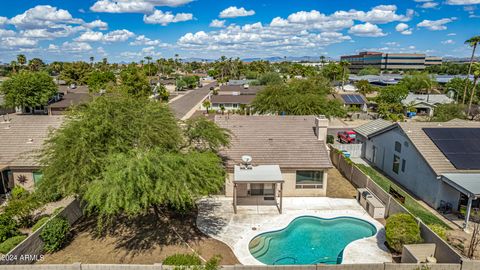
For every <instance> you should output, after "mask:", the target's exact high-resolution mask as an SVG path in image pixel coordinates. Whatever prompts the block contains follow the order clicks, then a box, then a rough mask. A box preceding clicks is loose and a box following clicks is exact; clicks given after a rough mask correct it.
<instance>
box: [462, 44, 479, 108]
mask: <svg viewBox="0 0 480 270" xmlns="http://www.w3.org/2000/svg"><path fill="white" fill-rule="evenodd" d="M478 43H480V36H474V37H471V38H470V39H468V40H466V41H465V44H468V45H469V46H470V47H472V57H470V65H469V66H468V75H467V80H470V74H471V72H472V64H473V58H475V50H476V49H477V45H478ZM467 89H468V83H465V89H464V90H463V100H462V104H465V97H466V95H467Z"/></svg>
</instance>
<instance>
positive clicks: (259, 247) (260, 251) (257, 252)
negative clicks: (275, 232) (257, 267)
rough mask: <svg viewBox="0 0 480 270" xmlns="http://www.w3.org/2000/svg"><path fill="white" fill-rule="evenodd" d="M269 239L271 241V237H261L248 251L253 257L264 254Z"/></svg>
mask: <svg viewBox="0 0 480 270" xmlns="http://www.w3.org/2000/svg"><path fill="white" fill-rule="evenodd" d="M270 241H272V237H262V240H260V241H259V243H258V244H257V246H256V247H255V248H253V249H250V253H251V254H252V255H253V257H256V258H258V257H261V256H263V255H265V253H267V252H268V250H269V249H270Z"/></svg>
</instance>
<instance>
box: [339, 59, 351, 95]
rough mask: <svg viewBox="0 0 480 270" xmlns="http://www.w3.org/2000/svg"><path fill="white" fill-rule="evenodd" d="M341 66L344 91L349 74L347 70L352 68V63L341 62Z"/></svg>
mask: <svg viewBox="0 0 480 270" xmlns="http://www.w3.org/2000/svg"><path fill="white" fill-rule="evenodd" d="M340 66H341V67H342V90H343V87H344V86H345V74H346V73H347V68H348V67H349V66H350V62H347V61H340Z"/></svg>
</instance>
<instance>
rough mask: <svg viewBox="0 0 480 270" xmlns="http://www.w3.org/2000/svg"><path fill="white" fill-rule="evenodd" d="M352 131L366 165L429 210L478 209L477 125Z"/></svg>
mask: <svg viewBox="0 0 480 270" xmlns="http://www.w3.org/2000/svg"><path fill="white" fill-rule="evenodd" d="M375 127H377V128H375ZM355 131H357V132H358V133H359V134H362V135H361V136H363V137H364V142H363V143H364V147H363V149H364V152H363V156H364V158H365V159H366V160H368V161H369V162H371V163H372V164H373V165H375V166H376V167H377V168H379V169H380V170H382V171H383V172H384V173H385V174H387V175H388V176H390V177H391V178H393V179H395V181H397V182H398V183H399V184H401V185H402V186H403V187H405V188H407V189H408V190H409V191H410V192H412V193H413V194H415V195H416V196H418V197H419V198H421V199H422V200H423V201H425V202H426V203H427V204H429V205H430V206H432V207H433V208H438V207H441V206H446V205H448V206H451V208H452V209H453V210H454V211H456V210H458V209H459V208H460V206H462V205H463V206H464V207H465V206H466V205H467V209H470V208H471V206H472V205H473V206H475V207H479V206H480V200H479V199H478V198H479V197H480V141H479V139H478V138H479V137H480V123H479V122H469V121H462V120H452V121H449V122H443V123H436V122H402V123H395V124H388V123H385V122H380V121H376V122H375V123H368V124H366V125H363V126H360V127H358V128H356V129H355Z"/></svg>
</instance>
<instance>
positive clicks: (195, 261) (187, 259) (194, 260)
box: [163, 254, 202, 265]
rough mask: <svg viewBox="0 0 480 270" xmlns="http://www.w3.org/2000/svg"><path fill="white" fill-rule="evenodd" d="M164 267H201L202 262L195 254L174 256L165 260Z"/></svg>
mask: <svg viewBox="0 0 480 270" xmlns="http://www.w3.org/2000/svg"><path fill="white" fill-rule="evenodd" d="M163 264H164V265H201V264H202V261H201V260H200V258H199V257H198V256H197V255H195V254H174V255H172V256H168V257H167V258H165V260H163Z"/></svg>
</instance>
